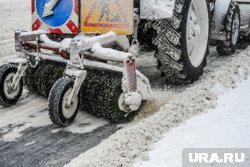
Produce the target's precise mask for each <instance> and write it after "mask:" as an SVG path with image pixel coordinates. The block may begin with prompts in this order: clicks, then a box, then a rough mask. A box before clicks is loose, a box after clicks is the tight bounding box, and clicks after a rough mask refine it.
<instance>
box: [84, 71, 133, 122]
mask: <svg viewBox="0 0 250 167" xmlns="http://www.w3.org/2000/svg"><path fill="white" fill-rule="evenodd" d="M121 84H122V74H120V73H116V72H108V71H99V70H91V71H88V75H87V78H86V79H85V82H84V84H83V86H82V91H81V108H82V109H83V110H84V111H86V112H88V113H90V114H93V115H95V116H98V117H103V118H106V119H108V120H110V121H111V122H113V123H125V122H129V121H132V120H133V119H134V117H135V115H136V114H137V112H131V113H129V114H128V115H127V113H125V112H123V111H121V110H120V109H119V106H118V100H119V97H120V95H121V93H122V88H121Z"/></svg>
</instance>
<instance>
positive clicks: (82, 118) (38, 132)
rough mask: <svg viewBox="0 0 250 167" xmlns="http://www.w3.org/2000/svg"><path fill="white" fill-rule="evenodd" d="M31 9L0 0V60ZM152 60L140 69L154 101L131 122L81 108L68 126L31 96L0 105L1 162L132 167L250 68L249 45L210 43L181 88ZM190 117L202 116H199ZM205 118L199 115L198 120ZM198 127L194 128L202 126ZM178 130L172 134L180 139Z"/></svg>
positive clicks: (1, 165) (10, 52)
mask: <svg viewBox="0 0 250 167" xmlns="http://www.w3.org/2000/svg"><path fill="white" fill-rule="evenodd" d="M10 2H11V3H10ZM30 8H31V7H30V0H12V1H9V0H0V22H1V23H2V24H1V25H0V26H1V28H0V64H3V63H4V62H6V60H7V59H9V58H10V57H12V56H14V54H15V52H14V35H13V33H14V30H15V29H16V28H21V29H24V30H29V29H30V27H31V14H30ZM150 57H151V58H152V57H153V54H152V55H151V56H150ZM152 62H153V61H151V59H149V58H148V57H146V58H144V61H141V63H140V64H141V65H142V66H143V67H141V68H140V70H142V72H143V73H145V74H147V76H148V77H149V79H150V81H151V83H152V85H153V88H154V95H155V97H154V98H155V100H154V101H153V103H150V102H149V103H146V106H143V107H142V109H141V110H140V113H139V115H138V117H137V118H136V119H135V121H134V122H132V123H130V124H125V125H118V126H117V125H114V124H110V123H109V122H108V121H106V120H103V119H100V118H96V117H93V116H91V115H89V114H87V113H84V112H83V111H81V112H80V114H79V115H78V116H77V119H76V121H75V122H74V124H73V125H71V126H69V127H67V128H58V127H57V126H55V125H53V124H52V123H51V122H50V120H49V116H48V111H47V108H46V107H47V99H42V98H39V97H37V96H34V95H29V96H28V97H26V96H23V99H22V100H21V101H20V102H19V103H18V104H17V105H16V106H13V107H10V108H2V107H0V167H13V166H25V167H33V166H38V167H43V166H53V167H56V166H60V167H61V166H63V165H64V164H67V163H68V164H67V166H72V167H77V166H83V167H97V166H102V167H117V166H123V167H131V166H132V164H133V162H134V161H135V160H136V159H137V156H139V155H140V154H141V152H144V151H146V150H148V149H149V148H151V145H152V144H153V143H154V142H156V141H158V140H160V139H161V138H162V134H165V133H166V132H167V131H168V130H170V133H169V134H170V135H171V134H172V133H173V132H172V130H171V129H172V128H173V127H175V126H177V125H178V124H180V123H182V122H183V121H185V120H186V119H187V118H190V117H192V116H194V115H197V114H199V113H202V112H204V111H206V110H207V109H209V108H210V107H212V106H214V103H215V100H216V97H217V94H216V93H218V92H221V90H222V89H221V88H222V87H225V88H231V87H234V86H235V85H236V83H237V82H239V81H241V80H244V79H246V78H247V76H248V74H249V73H250V48H248V49H246V50H245V51H239V52H238V53H236V54H234V55H233V56H230V57H218V55H217V53H216V52H215V49H214V48H213V50H212V51H211V52H210V55H209V61H208V66H207V67H206V69H205V71H204V76H202V77H201V80H199V81H197V82H195V83H194V84H191V85H188V86H182V87H179V86H173V85H169V86H165V84H164V83H165V81H164V79H162V78H160V74H161V73H160V72H159V71H157V69H156V68H155V67H152V66H149V65H148V64H150V65H151V63H152ZM141 65H138V66H141ZM145 65H146V67H145ZM154 65H155V64H154ZM249 89H250V88H249ZM239 97H240V98H245V97H244V96H243V95H239ZM225 103H227V104H228V102H227V101H226V102H225ZM160 108H161V109H160ZM210 112H211V119H215V118H217V117H216V116H217V115H220V116H223V115H222V114H223V112H221V113H220V114H217V110H216V111H215V110H214V111H213V110H209V113H210ZM218 112H219V111H218ZM230 112H231V111H229V113H230ZM238 112H239V113H240V112H241V111H238ZM234 114H236V112H235V113H234ZM236 118H237V117H236ZM194 119H201V120H203V118H202V116H197V117H196V118H194ZM225 120H228V121H230V119H229V118H228V119H225ZM231 121H232V122H233V120H231ZM205 122H207V120H206V121H200V120H199V121H197V124H198V123H205ZM233 123H234V124H236V123H235V122H233ZM216 125H218V124H215V125H214V126H216ZM181 126H184V127H185V125H181ZM201 126H203V124H201V125H197V126H196V127H200V128H199V129H198V130H202V127H201ZM204 126H205V125H204ZM222 127H224V126H222ZM232 130H233V129H232ZM174 131H175V130H174ZM232 132H233V131H232ZM241 132H242V131H240V132H239V133H241ZM197 133H198V132H197ZM242 133H243V132H242ZM183 134H184V133H183ZM183 134H177V135H180V138H182V137H183V136H182V135H183ZM203 134H206V135H207V137H208V139H206V140H208V141H209V140H214V139H213V138H210V137H211V136H209V134H210V133H208V134H207V133H204V132H203ZM166 135H167V134H166ZM244 135H245V133H244ZM189 137H190V139H189V140H191V139H192V136H190V135H189ZM197 139H200V138H199V136H198V137H197ZM218 140H219V138H218ZM173 153H174V152H173ZM176 153H177V152H176ZM72 159H73V160H72ZM152 166H156V165H152Z"/></svg>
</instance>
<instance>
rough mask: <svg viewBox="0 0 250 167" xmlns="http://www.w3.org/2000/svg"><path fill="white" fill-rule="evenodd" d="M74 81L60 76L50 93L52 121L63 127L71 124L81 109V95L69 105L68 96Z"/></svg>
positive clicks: (49, 106)
mask: <svg viewBox="0 0 250 167" xmlns="http://www.w3.org/2000/svg"><path fill="white" fill-rule="evenodd" d="M73 85H74V81H73V80H72V79H71V78H60V79H59V80H57V82H56V83H55V84H54V86H53V87H52V89H51V92H50V94H49V105H48V108H49V116H50V119H51V121H52V122H53V123H54V124H56V125H58V126H61V127H65V126H68V125H70V124H71V123H72V122H73V121H74V119H75V117H76V115H77V113H78V109H79V104H80V97H79V96H78V98H77V100H76V101H75V102H73V103H72V104H71V106H67V96H68V95H69V93H70V91H71V90H72V88H73Z"/></svg>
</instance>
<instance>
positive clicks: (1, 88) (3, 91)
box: [0, 64, 23, 107]
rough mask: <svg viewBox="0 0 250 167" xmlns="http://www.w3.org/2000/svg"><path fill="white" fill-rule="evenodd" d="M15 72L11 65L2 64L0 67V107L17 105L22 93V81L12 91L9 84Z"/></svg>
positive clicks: (14, 67) (15, 69)
mask: <svg viewBox="0 0 250 167" xmlns="http://www.w3.org/2000/svg"><path fill="white" fill-rule="evenodd" d="M16 72H17V67H16V66H15V65H13V64H4V65H2V66H1V67H0V105H2V106H4V107H10V106H12V105H14V104H16V103H17V101H18V100H19V99H20V97H21V95H22V92H23V79H21V80H20V82H19V83H18V85H17V87H16V89H12V88H11V87H10V84H11V83H12V80H13V77H14V75H15V74H16Z"/></svg>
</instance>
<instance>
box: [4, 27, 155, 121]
mask: <svg viewBox="0 0 250 167" xmlns="http://www.w3.org/2000/svg"><path fill="white" fill-rule="evenodd" d="M49 36H50V34H47V33H46V31H42V30H38V31H34V32H21V31H17V32H16V51H17V55H18V58H16V59H13V60H10V61H9V63H10V64H11V65H12V66H11V67H13V68H14V69H13V70H11V73H10V74H11V75H10V77H9V80H10V81H11V82H10V83H6V84H7V85H5V86H4V88H6V89H8V90H12V91H13V90H16V89H18V90H22V85H23V84H22V82H23V78H24V80H25V81H26V82H25V83H26V84H27V85H28V87H30V88H32V90H35V91H37V90H38V94H39V93H40V94H41V95H43V96H45V97H46V96H47V95H49V107H48V108H49V115H50V118H51V120H52V122H53V123H55V124H57V125H59V126H67V125H69V124H70V123H71V122H72V121H73V120H74V118H75V117H76V114H77V112H78V109H79V107H80V101H81V103H82V105H81V106H83V108H84V110H86V111H88V112H90V113H92V114H95V115H97V116H102V117H105V118H108V119H110V120H111V121H113V122H125V121H127V120H131V118H132V117H133V116H134V115H135V112H136V111H137V110H138V109H139V107H140V106H141V103H142V101H143V100H149V99H150V98H151V95H152V90H151V86H150V83H149V81H148V79H147V78H146V77H145V76H144V75H143V74H142V73H140V72H139V71H137V70H136V66H135V56H134V55H133V54H132V53H129V52H127V50H128V48H124V46H129V44H126V42H128V40H127V38H126V37H125V36H123V37H118V36H117V35H116V34H115V33H114V32H109V33H106V34H102V35H99V36H93V37H88V36H84V35H80V36H77V37H75V38H65V39H64V40H62V41H61V42H56V41H53V40H51V39H50V38H51V36H50V37H49ZM124 42H125V43H124ZM114 43H115V45H116V46H117V47H119V48H120V49H123V50H120V51H119V50H115V49H111V48H107V47H104V46H108V45H110V44H114ZM121 44H122V45H121ZM44 49H46V52H47V53H45V52H43V51H42V50H44ZM49 50H51V53H48V51H49ZM53 53H54V54H53ZM55 53H57V54H55ZM48 62H49V63H48ZM43 64H46V66H44V65H43ZM48 64H49V66H48ZM48 67H50V68H48ZM39 69H40V70H39ZM64 69H65V70H64ZM32 70H33V71H37V73H36V72H34V73H36V74H35V75H33V76H32V77H33V78H32V77H31V74H32V72H31V71H32ZM25 74H26V75H25ZM51 80H53V81H51ZM53 82H55V83H54V84H51V83H53ZM39 84H40V85H39ZM38 87H39V88H38ZM51 87H52V88H51ZM4 92H8V91H5V90H4ZM17 95H18V96H17V97H15V102H16V101H17V100H16V98H19V97H20V95H19V92H17ZM7 100H8V99H7ZM1 103H2V104H4V103H3V102H1ZM5 103H6V106H7V103H8V104H9V105H11V104H12V103H13V104H14V102H12V101H11V99H9V101H7V102H5Z"/></svg>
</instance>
